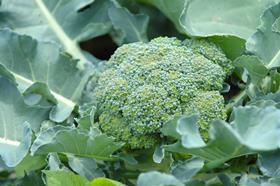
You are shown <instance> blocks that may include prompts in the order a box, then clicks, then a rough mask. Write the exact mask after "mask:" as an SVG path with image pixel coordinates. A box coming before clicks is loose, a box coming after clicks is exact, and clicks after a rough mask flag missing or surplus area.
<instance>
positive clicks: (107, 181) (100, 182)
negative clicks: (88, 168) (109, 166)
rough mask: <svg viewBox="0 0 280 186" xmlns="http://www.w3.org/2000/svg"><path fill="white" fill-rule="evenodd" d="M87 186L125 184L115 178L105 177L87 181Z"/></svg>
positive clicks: (118, 185) (119, 185)
mask: <svg viewBox="0 0 280 186" xmlns="http://www.w3.org/2000/svg"><path fill="white" fill-rule="evenodd" d="M89 186H125V185H124V184H122V183H120V182H117V181H115V180H110V179H107V178H96V179H94V180H93V181H92V182H90V183H89Z"/></svg>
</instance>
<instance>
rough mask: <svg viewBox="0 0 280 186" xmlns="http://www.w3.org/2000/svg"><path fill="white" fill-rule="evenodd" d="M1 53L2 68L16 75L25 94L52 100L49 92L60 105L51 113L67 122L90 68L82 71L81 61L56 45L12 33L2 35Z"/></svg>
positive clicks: (54, 118) (51, 116) (51, 115)
mask: <svg viewBox="0 0 280 186" xmlns="http://www.w3.org/2000/svg"><path fill="white" fill-rule="evenodd" d="M0 53H1V56H0V64H1V65H3V66H4V67H5V68H6V69H7V70H8V71H10V72H11V73H12V74H13V76H14V77H15V79H16V81H17V83H18V84H19V89H20V90H21V91H22V92H24V91H26V90H28V92H30V91H31V92H35V93H40V94H45V95H47V97H49V94H48V92H47V88H49V90H50V93H51V94H52V95H53V96H54V98H55V99H56V101H57V102H58V103H57V106H56V107H54V108H53V109H52V111H51V113H50V118H51V119H52V120H54V121H56V122H62V121H64V120H65V119H66V118H67V117H68V116H69V114H70V113H71V112H72V110H73V109H74V107H75V105H76V103H77V101H78V100H79V99H80V97H81V94H82V91H83V88H84V86H85V84H86V83H87V81H88V78H89V76H90V75H91V72H90V71H91V70H90V68H88V69H87V70H79V69H78V68H77V67H76V64H77V61H74V60H73V59H71V58H70V57H69V56H68V55H66V54H65V53H62V52H61V51H60V49H59V48H58V47H57V46H56V45H54V44H52V43H44V42H38V41H36V40H34V39H32V38H30V37H29V36H21V35H17V34H15V33H13V32H11V31H9V30H2V31H0ZM42 83H44V84H45V85H46V86H42ZM30 86H32V87H30Z"/></svg>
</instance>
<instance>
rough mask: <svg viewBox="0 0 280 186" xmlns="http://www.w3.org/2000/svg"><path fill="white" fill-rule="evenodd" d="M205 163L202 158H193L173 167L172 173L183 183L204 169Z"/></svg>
mask: <svg viewBox="0 0 280 186" xmlns="http://www.w3.org/2000/svg"><path fill="white" fill-rule="evenodd" d="M203 166H204V161H203V160H202V159H200V158H191V159H189V160H186V161H184V162H179V163H176V164H175V165H174V166H172V167H171V173H172V174H173V175H174V176H175V177H176V178H177V179H178V180H180V181H182V182H183V183H185V182H187V181H189V180H190V179H191V178H192V177H193V176H194V175H195V174H196V173H198V171H200V169H202V167H203Z"/></svg>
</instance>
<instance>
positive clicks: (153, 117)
mask: <svg viewBox="0 0 280 186" xmlns="http://www.w3.org/2000/svg"><path fill="white" fill-rule="evenodd" d="M190 42H195V41H192V40H189V41H185V42H183V43H182V42H181V41H179V40H177V39H176V38H164V37H160V38H156V39H154V40H152V41H151V42H149V43H142V42H138V43H132V44H127V45H123V46H122V47H120V48H118V49H117V51H116V52H115V53H114V54H113V56H112V57H111V59H110V60H109V61H108V63H107V67H106V70H105V71H104V72H103V73H102V74H101V76H100V79H99V81H98V86H97V88H96V89H95V96H96V99H97V100H98V108H99V113H101V114H100V116H99V126H100V128H101V130H102V131H103V132H104V133H106V134H108V135H111V136H114V137H115V138H116V139H117V140H119V141H123V142H126V143H127V145H128V147H130V148H150V147H152V146H154V145H155V144H156V143H158V137H159V134H160V129H161V127H162V126H163V125H164V123H166V122H167V121H168V120H171V119H173V118H174V117H176V116H179V115H182V114H184V113H191V112H199V113H200V115H201V118H200V120H199V122H198V123H199V125H200V129H201V131H202V133H205V131H206V130H207V129H208V127H209V122H210V121H211V120H213V119H215V118H220V119H224V118H225V112H224V103H223V102H224V100H223V97H222V96H221V95H220V94H219V90H221V89H222V86H223V82H224V80H225V78H226V75H227V74H228V73H229V71H230V70H231V67H229V65H228V64H225V63H229V61H228V60H227V59H226V58H225V55H224V54H223V53H222V51H221V50H220V49H219V48H218V47H217V46H216V45H214V44H208V42H205V43H204V42H202V41H199V43H200V44H201V45H205V46H200V44H198V43H196V42H195V43H196V44H195V45H194V46H189V43H190ZM211 47H212V48H213V49H212V48H211ZM212 58H213V60H212Z"/></svg>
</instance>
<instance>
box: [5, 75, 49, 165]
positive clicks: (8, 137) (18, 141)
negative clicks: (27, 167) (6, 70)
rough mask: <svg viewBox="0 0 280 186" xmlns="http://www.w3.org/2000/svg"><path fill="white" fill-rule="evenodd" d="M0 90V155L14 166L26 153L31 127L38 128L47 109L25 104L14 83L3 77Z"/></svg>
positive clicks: (8, 163)
mask: <svg viewBox="0 0 280 186" xmlns="http://www.w3.org/2000/svg"><path fill="white" fill-rule="evenodd" d="M0 90H1V91H0V110H1V112H0V156H1V157H2V159H3V160H4V162H5V163H6V165H8V166H9V167H14V166H16V165H17V164H18V163H20V162H21V160H22V159H23V158H24V157H25V156H26V154H27V153H28V150H29V147H30V145H31V137H32V131H31V128H32V129H33V130H35V131H36V130H38V129H39V127H40V124H41V122H42V121H43V120H44V119H46V118H47V114H48V112H49V109H48V108H40V107H29V106H27V105H25V104H24V101H23V98H22V96H21V95H20V93H19V91H18V90H17V88H16V87H15V85H14V84H12V83H11V82H10V81H8V80H6V79H5V78H3V77H0ZM30 127H31V128H30Z"/></svg>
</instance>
